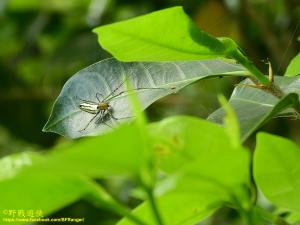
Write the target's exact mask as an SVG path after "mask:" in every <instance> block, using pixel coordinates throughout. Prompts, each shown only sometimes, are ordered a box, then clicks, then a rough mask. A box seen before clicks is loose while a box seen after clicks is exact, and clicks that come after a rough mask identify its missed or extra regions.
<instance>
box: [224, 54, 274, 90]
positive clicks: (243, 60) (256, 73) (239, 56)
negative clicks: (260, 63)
mask: <svg viewBox="0 0 300 225" xmlns="http://www.w3.org/2000/svg"><path fill="white" fill-rule="evenodd" d="M229 57H231V58H233V59H235V60H236V61H238V62H239V63H240V64H242V65H243V66H244V67H245V68H246V69H247V70H248V71H249V72H250V73H251V74H252V75H253V76H255V78H256V79H257V80H258V81H259V82H260V83H261V84H263V85H266V86H267V85H269V84H270V83H271V82H270V81H269V79H268V78H267V77H266V76H264V75H263V74H262V73H261V72H260V71H259V70H258V69H257V68H256V67H255V66H254V65H253V63H252V62H251V61H250V60H249V59H247V57H246V56H244V55H243V54H242V53H241V52H240V51H239V50H236V51H233V52H231V53H230V54H229Z"/></svg>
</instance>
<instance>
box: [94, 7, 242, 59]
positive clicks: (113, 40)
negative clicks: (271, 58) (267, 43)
mask: <svg viewBox="0 0 300 225" xmlns="http://www.w3.org/2000/svg"><path fill="white" fill-rule="evenodd" d="M94 32H95V33H97V34H98V38H99V39H98V40H99V43H100V45H101V46H102V47H103V48H104V49H105V50H107V51H108V52H110V53H111V54H112V55H113V56H114V57H115V58H117V59H119V60H121V61H176V60H197V59H211V58H218V57H221V56H225V55H226V54H227V53H228V52H232V51H235V50H236V49H237V46H236V44H235V43H234V41H232V40H230V39H228V38H220V39H217V38H215V37H213V36H210V35H209V34H207V33H205V32H203V31H201V30H200V29H199V28H198V27H197V25H196V24H194V23H193V21H192V20H191V19H190V18H189V17H188V16H187V15H186V14H185V12H184V11H183V9H182V7H173V8H168V9H164V10H160V11H156V12H153V13H150V14H147V15H144V16H139V17H136V18H133V19H130V20H126V21H122V22H118V23H114V24H110V25H105V26H101V27H98V28H96V29H94Z"/></svg>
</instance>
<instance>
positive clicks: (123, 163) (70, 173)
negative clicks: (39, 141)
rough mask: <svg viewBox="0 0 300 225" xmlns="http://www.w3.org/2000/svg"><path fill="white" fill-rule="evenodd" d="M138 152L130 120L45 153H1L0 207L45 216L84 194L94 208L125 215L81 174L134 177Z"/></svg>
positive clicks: (139, 157) (140, 159) (139, 158)
mask: <svg viewBox="0 0 300 225" xmlns="http://www.w3.org/2000/svg"><path fill="white" fill-rule="evenodd" d="M116 140H118V141H116ZM128 140H131V141H128ZM133 140H134V141H133ZM120 143H123V144H122V147H120ZM141 152H142V149H141V138H140V135H139V130H138V129H136V128H135V125H134V124H131V125H130V126H122V128H120V129H118V130H115V131H114V132H112V133H108V134H106V135H103V136H101V137H97V138H88V139H85V140H82V141H80V142H78V143H75V144H70V145H66V146H64V147H59V148H57V149H55V150H53V151H52V152H50V153H48V154H45V155H40V154H33V153H22V154H19V155H12V156H8V157H5V158H3V159H1V160H0V171H1V173H0V198H1V206H0V209H1V210H5V209H6V210H9V209H35V210H42V211H43V212H44V213H45V214H49V213H52V212H54V211H55V210H58V209H60V208H62V207H65V206H66V205H68V204H70V203H72V202H74V201H76V200H78V199H79V198H82V197H86V198H87V199H88V200H90V201H92V202H96V205H97V206H99V207H105V208H108V209H110V210H113V211H115V212H117V213H119V214H123V215H124V214H125V215H126V214H127V212H126V209H125V208H124V207H123V206H122V205H120V204H119V203H117V202H115V201H114V200H113V198H111V197H110V196H109V195H108V194H107V193H106V192H105V191H104V190H102V188H101V187H100V186H95V185H94V184H93V183H91V182H90V181H89V180H87V178H86V177H93V178H103V177H110V176H115V175H117V176H120V175H123V176H128V175H131V176H135V175H137V174H138V171H139V170H140V168H141V164H142V163H143V162H145V161H143V156H142V154H141ZM20 187H22V188H20ZM8 192H9V193H8ZM37 207H38V208H37ZM1 216H4V217H5V215H3V214H1Z"/></svg>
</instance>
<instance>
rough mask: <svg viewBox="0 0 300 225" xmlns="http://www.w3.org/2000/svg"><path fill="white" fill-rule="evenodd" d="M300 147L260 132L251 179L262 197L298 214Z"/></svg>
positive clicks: (299, 199) (299, 209)
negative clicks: (252, 178)
mask: <svg viewBox="0 0 300 225" xmlns="http://www.w3.org/2000/svg"><path fill="white" fill-rule="evenodd" d="M299 161H300V148H299V147H298V146H297V145H296V144H295V143H294V142H292V141H290V140H288V139H285V138H282V137H278V136H275V135H270V134H266V133H259V134H258V136H257V147H256V150H255V155H254V178H255V181H256V183H257V185H258V187H259V188H260V189H261V190H262V192H263V193H264V195H265V196H266V197H267V198H268V199H269V200H270V201H271V202H273V203H275V204H276V205H277V206H279V207H284V208H286V209H290V210H294V211H297V212H298V213H299V212H300V204H299V202H300V164H299Z"/></svg>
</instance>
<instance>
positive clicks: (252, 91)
mask: <svg viewBox="0 0 300 225" xmlns="http://www.w3.org/2000/svg"><path fill="white" fill-rule="evenodd" d="M299 79H300V78H299V77H295V78H289V77H276V78H275V82H276V84H277V85H278V86H279V87H280V88H281V90H282V91H283V92H284V93H285V94H286V96H284V97H283V98H282V99H278V98H276V97H274V96H273V95H271V94H269V93H266V92H264V91H262V90H259V89H257V88H252V87H247V86H242V85H241V86H237V87H236V88H235V89H234V91H233V93H232V95H231V97H230V100H229V104H230V105H231V107H232V108H233V109H234V111H235V112H236V114H237V117H238V119H239V122H240V129H241V139H242V141H244V140H246V139H247V138H248V137H249V136H250V135H251V134H252V133H253V132H254V131H255V130H257V129H258V128H260V127H261V126H262V125H264V124H265V123H266V122H267V121H269V120H270V119H272V118H273V117H274V116H276V115H278V114H280V113H287V115H292V116H294V117H295V116H296V117H297V114H296V112H295V111H294V110H293V109H291V108H294V107H297V106H298V104H299V100H298V98H299V97H298V93H299V94H300V86H299V83H298V80H299ZM250 83H251V81H249V80H246V81H243V82H242V84H250ZM296 93H297V94H296ZM286 109H288V110H286ZM224 115H225V113H224V110H223V109H222V108H220V109H218V110H216V111H215V112H213V113H212V114H210V115H209V117H208V119H209V120H211V121H215V122H218V123H222V121H223V117H224Z"/></svg>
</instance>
